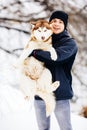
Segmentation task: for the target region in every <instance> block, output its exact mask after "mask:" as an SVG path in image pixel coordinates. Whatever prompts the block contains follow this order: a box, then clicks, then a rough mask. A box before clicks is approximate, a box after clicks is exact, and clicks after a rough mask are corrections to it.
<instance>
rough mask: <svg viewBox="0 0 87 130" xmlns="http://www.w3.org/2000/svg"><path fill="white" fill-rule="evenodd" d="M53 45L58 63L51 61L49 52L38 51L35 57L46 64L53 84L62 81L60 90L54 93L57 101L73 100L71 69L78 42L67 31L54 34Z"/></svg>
mask: <svg viewBox="0 0 87 130" xmlns="http://www.w3.org/2000/svg"><path fill="white" fill-rule="evenodd" d="M52 43H53V47H54V48H55V50H56V52H57V56H58V58H57V60H56V61H53V60H52V59H51V57H50V53H49V52H48V51H42V50H36V52H35V54H36V56H35V57H36V58H37V59H38V60H40V61H42V62H45V65H46V67H47V68H48V69H49V70H50V71H51V73H52V78H53V82H54V81H57V80H58V81H60V86H59V88H58V89H57V90H56V91H55V92H54V93H55V96H56V100H65V99H71V98H72V96H73V90H72V75H71V69H72V65H73V63H74V60H75V56H76V53H77V45H76V42H75V40H74V39H72V38H70V36H69V35H68V33H67V31H66V30H65V31H64V32H62V33H60V34H53V35H52ZM44 78H45V77H44ZM36 99H40V98H39V97H36Z"/></svg>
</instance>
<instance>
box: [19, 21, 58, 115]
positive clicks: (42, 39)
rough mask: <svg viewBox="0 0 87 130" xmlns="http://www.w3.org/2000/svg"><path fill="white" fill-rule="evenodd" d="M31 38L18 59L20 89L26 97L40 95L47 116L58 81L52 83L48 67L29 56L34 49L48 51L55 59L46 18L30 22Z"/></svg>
mask: <svg viewBox="0 0 87 130" xmlns="http://www.w3.org/2000/svg"><path fill="white" fill-rule="evenodd" d="M32 24H33V27H32V32H31V38H30V40H29V42H28V44H27V45H26V46H25V48H24V50H23V52H22V54H21V56H20V57H19V59H18V64H19V66H20V67H19V68H20V70H21V80H20V89H21V90H22V92H23V93H24V95H25V98H26V99H32V98H34V96H35V95H37V96H39V97H41V98H42V99H43V100H44V102H45V104H46V116H49V115H50V114H51V113H52V112H53V111H54V109H55V96H54V94H53V91H55V90H56V89H57V88H58V87H59V81H55V82H54V83H52V75H51V72H50V70H49V69H47V68H46V67H45V66H44V63H43V62H40V61H39V60H37V59H36V58H34V57H33V56H30V57H29V55H31V53H32V51H33V50H35V49H41V50H44V51H49V52H50V56H51V58H52V60H54V61H55V60H56V59H57V54H56V51H55V50H54V48H53V47H52V41H51V35H52V33H53V32H52V30H51V27H50V24H49V23H48V22H47V21H46V20H38V21H36V22H32Z"/></svg>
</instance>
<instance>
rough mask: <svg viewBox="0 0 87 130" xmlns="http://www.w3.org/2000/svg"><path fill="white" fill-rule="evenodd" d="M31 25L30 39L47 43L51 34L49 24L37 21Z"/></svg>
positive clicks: (44, 21)
mask: <svg viewBox="0 0 87 130" xmlns="http://www.w3.org/2000/svg"><path fill="white" fill-rule="evenodd" d="M31 24H32V25H33V27H32V37H34V38H35V39H36V40H37V41H40V42H42V41H43V42H44V41H47V40H48V39H49V38H50V36H51V35H52V34H53V32H52V29H51V27H50V23H49V22H47V21H46V20H38V21H36V22H31Z"/></svg>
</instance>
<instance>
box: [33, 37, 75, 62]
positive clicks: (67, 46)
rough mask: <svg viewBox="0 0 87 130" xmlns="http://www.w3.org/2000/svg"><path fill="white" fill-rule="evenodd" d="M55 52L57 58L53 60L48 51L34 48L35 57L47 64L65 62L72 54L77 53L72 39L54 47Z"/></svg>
mask: <svg viewBox="0 0 87 130" xmlns="http://www.w3.org/2000/svg"><path fill="white" fill-rule="evenodd" d="M55 51H56V53H57V60H56V61H53V60H52V59H51V57H50V53H49V52H48V51H42V50H35V57H36V59H38V60H40V61H42V62H45V63H47V64H52V63H53V64H54V63H55V64H56V63H57V64H58V63H59V64H61V63H65V62H67V61H68V60H69V59H70V58H71V57H72V56H73V55H75V54H76V53H77V45H76V43H75V41H74V40H73V39H70V40H68V41H67V42H66V43H64V44H63V45H62V46H60V47H57V48H56V49H55Z"/></svg>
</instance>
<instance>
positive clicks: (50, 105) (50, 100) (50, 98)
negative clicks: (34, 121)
mask: <svg viewBox="0 0 87 130" xmlns="http://www.w3.org/2000/svg"><path fill="white" fill-rule="evenodd" d="M38 96H40V97H41V98H42V99H43V100H44V102H45V104H46V116H47V117H48V116H50V115H51V114H52V112H53V111H54V109H55V105H56V102H55V96H54V94H53V93H47V92H46V91H44V92H43V91H41V90H40V91H38Z"/></svg>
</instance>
